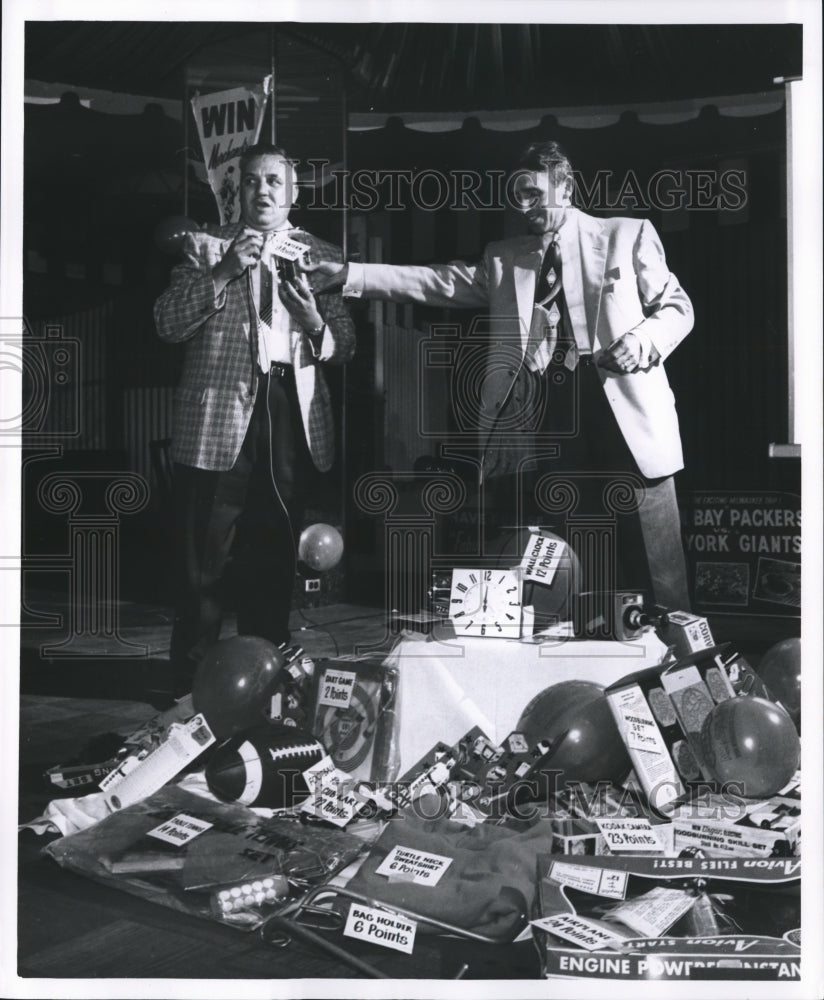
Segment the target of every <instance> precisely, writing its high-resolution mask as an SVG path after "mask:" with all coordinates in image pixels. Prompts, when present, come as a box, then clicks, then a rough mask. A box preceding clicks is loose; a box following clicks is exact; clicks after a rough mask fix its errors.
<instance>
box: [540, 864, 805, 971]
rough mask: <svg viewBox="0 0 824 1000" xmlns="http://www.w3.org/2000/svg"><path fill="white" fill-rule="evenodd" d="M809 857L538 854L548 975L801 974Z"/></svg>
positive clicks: (543, 962) (542, 936)
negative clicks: (804, 861) (803, 886)
mask: <svg viewBox="0 0 824 1000" xmlns="http://www.w3.org/2000/svg"><path fill="white" fill-rule="evenodd" d="M800 875H801V862H800V860H799V859H795V858H794V859H777V858H776V859H769V860H755V859H747V858H724V859H712V858H698V857H694V858H664V857H644V856H639V857H576V858H575V859H574V861H571V860H570V859H567V858H559V857H553V856H551V855H541V856H540V857H539V858H538V879H539V884H538V896H537V911H538V912H537V915H536V917H535V919H533V921H532V928H533V934H534V936H535V941H536V944H537V946H538V951H539V954H540V959H541V967H542V972H543V974H544V976H546V978H577V977H586V978H588V979H618V980H641V979H655V980H669V981H672V980H692V981H695V980H709V979H735V980H779V979H780V980H787V981H792V980H797V979H799V978H800V930H799V925H800V913H801V910H800Z"/></svg>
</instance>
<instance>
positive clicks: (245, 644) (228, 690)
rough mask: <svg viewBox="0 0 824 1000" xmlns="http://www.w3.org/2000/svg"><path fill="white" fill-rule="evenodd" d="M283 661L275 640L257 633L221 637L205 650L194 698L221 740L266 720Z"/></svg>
mask: <svg viewBox="0 0 824 1000" xmlns="http://www.w3.org/2000/svg"><path fill="white" fill-rule="evenodd" d="M284 662H285V661H284V658H283V654H282V653H281V652H280V650H279V649H278V648H277V646H275V644H274V643H272V642H269V641H268V640H267V639H260V638H258V637H257V636H254V635H238V636H235V637H234V638H232V639H222V640H221V641H220V642H217V643H215V645H214V646H212V648H211V649H210V650H209V651H208V652H207V653H206V655H205V656H204V657H203V659H202V660H201V662H200V665H199V666H198V668H197V672H196V673H195V678H194V682H193V684H192V701H193V702H194V706H195V710H196V711H198V712H202V713H203V715H204V716H205V718H206V721H207V722H208V723H209V727H210V728H211V730H212V732H213V733H214V734H215V736H216V737H217V738H218V739H219V740H224V739H226V738H227V737H229V736H232V735H234V734H235V733H238V732H240V731H241V730H243V729H248V728H250V727H251V726H255V725H258V724H260V723H261V722H264V721H265V718H266V715H265V709H266V708H267V707H268V704H269V699H270V698H271V696H272V694H273V693H274V691H275V689H276V688H277V685H278V679H279V676H280V673H281V670H282V669H283V665H284Z"/></svg>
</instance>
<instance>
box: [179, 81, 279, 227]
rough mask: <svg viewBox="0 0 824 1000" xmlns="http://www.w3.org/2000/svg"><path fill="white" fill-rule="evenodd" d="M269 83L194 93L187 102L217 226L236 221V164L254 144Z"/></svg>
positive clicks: (237, 199)
mask: <svg viewBox="0 0 824 1000" xmlns="http://www.w3.org/2000/svg"><path fill="white" fill-rule="evenodd" d="M272 79H273V78H272V76H271V74H270V75H269V76H266V77H264V78H263V81H262V83H260V84H258V85H256V86H254V87H233V88H232V89H231V90H220V91H217V92H215V93H213V94H200V93H196V94H195V95H194V97H193V98H192V100H191V104H192V114H193V115H194V119H195V124H196V126H197V134H198V136H199V137H200V148H201V150H202V152H203V160H204V163H205V165H206V173H207V175H208V177H209V186H210V187H211V189H212V194H214V196H215V200H216V201H217V207H218V212H219V213H220V223H221V225H225V224H226V223H227V222H237V220H238V219H239V218H240V197H239V194H240V172H239V170H238V160H239V159H240V156H241V154H242V153H243V150H244V149H246V148H247V146H253V145H254V144H255V143H256V142H257V141H258V138H259V136H260V130H261V126H262V125H263V113H264V110H265V108H266V103H267V101H268V99H269V95H270V94H271V93H272Z"/></svg>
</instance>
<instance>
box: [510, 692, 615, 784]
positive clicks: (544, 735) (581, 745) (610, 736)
mask: <svg viewBox="0 0 824 1000" xmlns="http://www.w3.org/2000/svg"><path fill="white" fill-rule="evenodd" d="M517 729H518V731H519V732H522V733H523V734H524V736H525V737H526V741H527V743H528V744H529V745H530V747H534V746H535V745H536V744H537V743H540V742H542V741H544V742H547V743H548V744H549V749H548V752H547V753H546V754H545V755H544V756H543V757H542V758H541V759H540V760H539V762H538V764H537V765H536V767H535V768H533V772H534V773H533V775H532V777H533V778H535V777H536V776H537V775H538V774H539V773H540V774H544V775H547V774H548V773H550V772H553V771H558V772H561V773H560V774H559V775H558V777H557V781H558V783H559V784H558V787H559V788H560V787H561V786H562V784H563V783H565V782H569V781H581V782H587V783H595V782H598V781H612V782H618V781H621V780H622V779H623V778H625V777H626V775H627V774H628V773H629V770H630V766H631V765H630V759H629V756H628V755H627V750H626V747H625V745H624V741H623V740H622V739H621V734H620V733H619V732H618V727H617V726H616V724H615V720H614V718H613V716H612V712H611V711H610V708H609V705H608V704H607V700H606V698H605V697H604V689H603V688H602V687H601V685H600V684H593V683H591V682H589V681H561V682H560V683H558V684H553V685H552V687H549V688H547V689H546V690H545V691H542V692H541V693H540V694H539V695H537V696H536V697H535V698H533V699H532V701H531V702H530V703H529V704H528V705H527V707H526V709H525V710H524V712H523V714H522V716H521V718H520V721H519V722H518V726H517ZM548 792H549V793H550V794H551V792H552V789H551V788H549V789H548Z"/></svg>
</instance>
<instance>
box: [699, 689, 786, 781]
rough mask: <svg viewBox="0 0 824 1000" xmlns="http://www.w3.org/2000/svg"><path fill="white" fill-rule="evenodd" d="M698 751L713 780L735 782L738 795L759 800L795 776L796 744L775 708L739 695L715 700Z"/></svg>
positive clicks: (755, 699) (768, 703) (784, 718)
mask: <svg viewBox="0 0 824 1000" xmlns="http://www.w3.org/2000/svg"><path fill="white" fill-rule="evenodd" d="M701 752H702V754H703V756H704V761H705V763H706V765H707V767H708V769H709V770H710V772H711V774H712V776H713V778H715V780H716V781H719V782H722V783H723V782H728V781H730V782H736V784H738V785H739V786H740V794H741V795H744V796H746V797H747V798H755V799H763V798H767V797H768V796H770V795H775V793H776V792H778V791H780V790H781V789H782V788H783V787H784V785H786V784H787V782H788V781H789V780H790V778H792V776H793V775H794V774H795V772H796V769H797V768H798V764H799V760H800V757H801V741H800V740H799V738H798V732H797V730H796V728H795V724H794V723H793V720H792V719H791V718H790V717H789V715H788V714H787V713H786V712H785V711H784V709H783V708H781V706H780V705H776V704H774V703H773V702H771V701H767V700H766V698H753V697H750V696H748V695H742V696H740V697H738V698H728V699H727V700H726V701H722V702H720V703H719V704H718V705H716V706H715V708H714V709H713V710H712V711H711V712H710V713H709V715H708V716H707V717H706V719H704V724H703V726H702V727H701Z"/></svg>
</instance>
